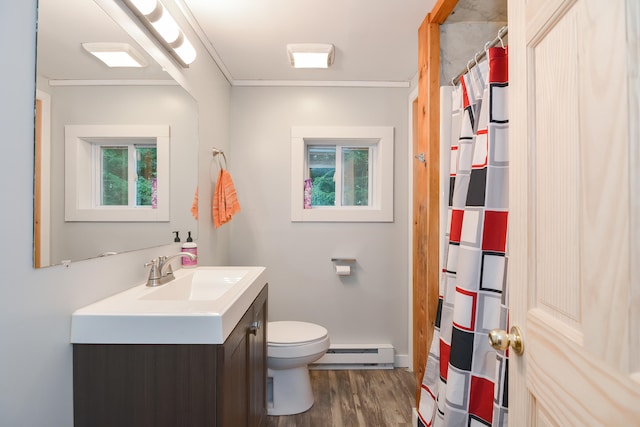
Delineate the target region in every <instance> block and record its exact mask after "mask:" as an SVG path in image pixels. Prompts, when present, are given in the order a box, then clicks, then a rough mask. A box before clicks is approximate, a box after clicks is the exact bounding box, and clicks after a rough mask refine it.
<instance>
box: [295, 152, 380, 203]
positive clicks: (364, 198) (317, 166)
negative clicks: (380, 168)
mask: <svg viewBox="0 0 640 427" xmlns="http://www.w3.org/2000/svg"><path fill="white" fill-rule="evenodd" d="M371 151H373V147H367V146H365V147H362V146H351V145H348V144H345V145H307V166H308V174H307V176H306V177H305V178H311V183H312V187H311V188H312V198H311V206H312V207H320V206H371V197H370V196H371V189H370V183H371V180H370V179H369V172H370V171H371V161H370V160H371V159H372V158H373V155H372V154H373V153H371ZM336 159H338V160H339V161H337V162H336ZM336 178H337V183H336Z"/></svg>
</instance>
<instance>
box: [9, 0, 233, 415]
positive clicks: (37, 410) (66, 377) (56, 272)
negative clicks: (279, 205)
mask: <svg viewBox="0 0 640 427" xmlns="http://www.w3.org/2000/svg"><path fill="white" fill-rule="evenodd" d="M35 22H36V0H25V1H19V2H6V1H5V2H2V3H1V6H0V39H1V40H5V41H9V40H11V41H19V42H12V43H9V42H7V43H3V47H4V50H3V58H4V59H3V60H2V63H1V64H0V70H1V71H0V73H1V78H0V117H1V118H2V119H0V135H2V137H1V138H0V150H2V153H3V156H2V159H3V161H2V166H1V167H0V182H2V185H1V186H0V200H2V206H3V210H2V213H1V215H0V218H2V221H1V222H0V236H2V237H1V241H0V271H1V272H2V276H1V277H0V295H1V297H0V343H1V344H0V425H2V426H10V427H22V426H24V427H42V426H47V427H49V426H52V427H69V426H72V425H73V406H72V390H73V389H72V364H71V363H72V357H71V345H70V344H69V331H70V329H69V328H70V320H71V313H72V312H73V311H74V310H76V309H77V308H79V307H82V306H84V305H87V304H89V303H91V302H94V301H96V300H98V299H101V298H104V297H107V296H109V295H112V294H114V293H116V292H119V291H121V290H124V289H126V288H129V287H131V286H132V285H134V284H137V283H141V282H142V281H143V280H144V279H145V277H146V274H147V269H145V268H143V267H142V265H143V263H144V262H146V261H148V260H149V259H151V258H152V257H154V256H158V255H161V254H168V253H171V252H173V251H175V250H176V249H177V248H175V247H173V246H163V247H160V248H156V249H150V250H145V251H137V252H132V253H129V254H123V255H116V256H113V257H108V258H103V259H96V260H90V261H82V262H78V263H72V264H71V265H70V267H69V268H64V267H61V266H57V267H50V268H45V269H40V270H34V269H33V267H32V265H33V257H32V249H33V248H32V244H33V243H32V233H33V213H32V211H33V123H34V116H33V99H34V90H35V84H34V80H35V71H34V70H35ZM193 39H195V37H193ZM185 79H186V80H187V81H188V82H189V85H188V86H189V90H190V92H191V93H192V94H196V95H197V99H198V104H199V110H200V116H201V117H206V118H207V120H201V121H200V122H199V127H200V136H201V137H202V138H205V141H206V142H207V143H211V141H220V142H221V143H224V144H227V141H228V109H229V93H230V87H229V84H228V83H227V82H226V80H225V79H224V78H223V77H222V74H221V73H220V72H219V70H218V69H217V67H216V66H215V65H214V64H213V63H212V61H211V60H210V58H209V57H208V56H207V55H205V54H201V55H200V56H199V58H198V61H196V63H194V64H193V65H192V66H191V67H190V68H189V70H188V73H187V72H185ZM225 147H226V146H225ZM202 162H208V160H204V159H203V160H202ZM207 182H208V176H207V174H206V172H205V173H204V175H203V174H200V184H201V185H205V184H206V183H207ZM202 199H203V200H202V203H203V205H201V206H204V203H206V202H207V200H206V199H207V197H204V196H203V197H202ZM209 201H210V197H209ZM205 217H206V215H205ZM207 219H208V218H205V219H203V220H202V221H201V222H202V225H199V229H200V240H201V243H200V245H199V246H200V248H199V249H200V254H201V256H202V258H201V261H202V262H203V263H207V264H212V265H216V264H223V263H226V262H227V260H228V256H227V252H226V245H227V242H228V236H227V234H228V233H227V232H225V231H221V232H214V231H213V230H212V227H207V224H208V223H209V222H210V221H207ZM202 230H204V232H203V231H202ZM203 234H204V236H206V237H205V238H203Z"/></svg>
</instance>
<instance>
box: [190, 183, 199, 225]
mask: <svg viewBox="0 0 640 427" xmlns="http://www.w3.org/2000/svg"><path fill="white" fill-rule="evenodd" d="M191 215H193V217H194V218H195V219H196V220H197V219H198V187H196V194H195V195H194V196H193V204H192V205H191Z"/></svg>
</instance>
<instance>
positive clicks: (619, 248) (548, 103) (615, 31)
mask: <svg viewBox="0 0 640 427" xmlns="http://www.w3.org/2000/svg"><path fill="white" fill-rule="evenodd" d="M627 1H634V0H627ZM626 7H627V4H626V2H625V0H611V1H607V2H603V1H600V0H567V1H563V0H528V1H526V2H523V1H521V0H514V1H510V2H509V39H510V41H509V44H510V46H509V49H510V91H511V93H510V95H511V98H510V99H511V100H512V101H511V102H512V104H511V106H510V162H511V163H510V194H509V200H510V216H509V218H510V224H509V254H510V259H509V284H510V285H509V286H510V287H509V292H510V296H509V298H510V307H511V323H512V324H517V325H519V326H521V327H522V329H523V332H524V342H525V354H524V356H523V357H520V358H518V357H516V356H512V360H513V363H512V364H511V366H510V368H511V369H510V371H509V375H510V417H511V419H510V423H511V424H513V425H541V426H546V425H549V426H552V425H612V426H613V425H616V426H617V425H625V426H627V425H640V405H639V404H638V402H639V401H640V385H639V384H638V383H637V382H635V381H633V380H632V377H633V373H634V369H638V366H640V363H638V358H639V357H640V355H639V352H638V350H639V349H637V348H635V346H637V344H635V343H636V342H637V339H635V337H634V333H636V334H637V332H638V329H637V327H635V326H633V327H632V325H633V321H632V319H634V318H637V311H638V303H637V301H636V302H634V300H633V299H631V298H630V295H634V294H637V289H636V287H637V286H638V285H637V284H634V280H633V278H634V276H633V275H632V271H634V270H633V269H632V266H633V265H634V264H636V263H637V262H638V261H639V260H637V259H633V258H632V257H633V255H634V254H636V255H637V252H635V251H634V246H635V245H636V244H637V243H635V242H634V241H633V239H630V232H631V229H632V228H631V227H632V225H633V224H635V223H636V221H637V219H636V218H637V216H638V214H639V213H640V211H639V210H638V204H637V200H638V197H637V196H636V195H635V194H634V192H633V191H632V190H631V189H632V188H637V187H635V186H632V183H633V181H632V177H633V176H637V175H632V174H631V173H630V171H631V170H635V168H637V167H638V166H640V165H638V159H637V156H635V157H634V156H633V155H632V154H633V153H634V152H636V150H637V148H635V145H636V144H638V141H637V140H636V139H634V138H631V137H630V135H633V134H635V135H637V127H638V122H639V120H638V117H631V118H630V110H629V105H633V103H632V102H631V103H630V100H632V99H634V97H637V95H638V94H637V91H635V92H634V91H630V90H629V89H630V81H633V79H631V80H629V76H630V75H632V74H633V75H635V76H636V77H634V78H636V79H637V66H636V65H635V64H633V63H631V62H628V59H629V57H630V56H629V52H630V51H631V50H632V49H636V50H637V46H634V45H627V33H626V31H627V30H626V29H627V27H628V20H631V21H633V22H636V24H637V19H638V18H637V16H635V17H633V16H629V15H628V13H627V9H626ZM631 27H632V28H633V25H632V26H631ZM633 41H634V43H637V40H633ZM629 67H633V68H634V69H636V72H635V73H631V71H630V70H631V69H630V68H629ZM630 94H631V96H630ZM513 100H517V101H513ZM636 102H637V101H636ZM630 159H631V161H630ZM636 185H637V184H636Z"/></svg>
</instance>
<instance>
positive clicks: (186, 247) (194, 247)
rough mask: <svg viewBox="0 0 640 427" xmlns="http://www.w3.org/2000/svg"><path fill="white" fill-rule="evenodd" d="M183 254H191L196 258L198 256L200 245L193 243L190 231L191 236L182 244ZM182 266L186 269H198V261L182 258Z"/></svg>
mask: <svg viewBox="0 0 640 427" xmlns="http://www.w3.org/2000/svg"><path fill="white" fill-rule="evenodd" d="M182 252H189V253H190V254H193V255H195V256H198V244H197V243H196V242H194V241H193V239H192V238H191V232H190V231H189V236H188V237H187V241H186V242H184V243H183V244H182ZM182 266H183V267H186V268H191V267H197V266H198V260H197V259H195V260H191V259H190V258H188V257H186V256H183V257H182Z"/></svg>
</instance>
